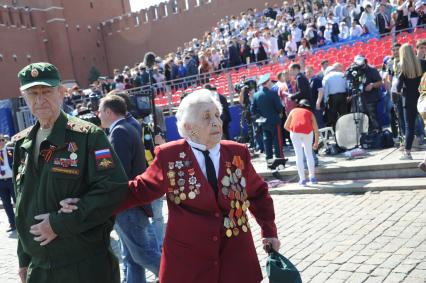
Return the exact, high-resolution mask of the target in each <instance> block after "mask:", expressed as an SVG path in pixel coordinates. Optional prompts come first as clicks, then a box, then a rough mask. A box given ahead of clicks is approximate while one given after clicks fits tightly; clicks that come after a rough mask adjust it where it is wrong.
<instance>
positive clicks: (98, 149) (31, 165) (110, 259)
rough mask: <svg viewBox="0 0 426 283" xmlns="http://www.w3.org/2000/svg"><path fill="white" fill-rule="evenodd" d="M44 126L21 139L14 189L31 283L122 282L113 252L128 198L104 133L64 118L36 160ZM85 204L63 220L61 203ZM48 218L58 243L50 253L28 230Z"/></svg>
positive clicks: (23, 260)
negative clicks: (116, 214)
mask: <svg viewBox="0 0 426 283" xmlns="http://www.w3.org/2000/svg"><path fill="white" fill-rule="evenodd" d="M38 129H39V124H38V123H37V124H36V125H35V126H34V127H32V128H29V129H27V130H24V131H23V132H21V133H19V134H17V135H15V137H14V138H13V141H14V142H15V154H14V163H13V173H14V177H13V181H14V185H15V190H16V197H17V203H16V226H17V230H18V257H19V266H20V267H29V269H28V276H27V282H31V283H33V282H37V283H41V282H43V283H46V282H55V283H57V282H60V283H67V282H70V283H71V282H72V283H76V282H78V283H84V282H88V283H89V282H90V283H93V282H106V283H109V282H111V283H116V282H117V283H118V282H119V268H118V262H117V260H116V258H115V257H114V255H113V254H112V252H111V250H110V232H111V230H112V228H113V224H114V219H113V217H111V215H112V213H113V211H114V209H115V208H116V207H117V206H118V205H119V204H120V203H121V202H122V201H123V200H124V198H125V197H126V195H127V177H126V174H125V172H124V170H123V168H122V166H121V163H120V161H119V159H118V157H117V156H116V154H115V152H114V151H113V149H112V148H111V145H110V143H109V141H108V139H107V137H106V135H105V134H104V132H103V131H102V130H101V129H100V128H98V127H96V126H94V125H93V124H91V123H88V122H85V121H82V120H80V119H78V118H74V117H71V116H69V115H67V114H65V113H64V112H61V113H60V115H59V118H58V119H57V120H56V122H55V124H54V126H53V128H52V131H51V133H50V135H49V136H48V137H47V139H46V140H45V141H43V142H42V143H41V145H40V156H39V158H38V162H36V161H37V158H34V154H33V151H34V144H35V140H36V135H37V131H38ZM75 197H77V198H80V201H79V203H78V210H76V211H74V212H73V213H70V214H65V213H58V210H59V209H60V205H59V202H60V201H61V200H63V199H66V198H75ZM44 213H50V217H49V221H50V225H51V226H52V229H53V231H54V232H55V233H56V234H57V235H58V236H57V238H56V239H54V240H53V241H52V242H50V243H49V244H48V245H46V246H40V243H39V242H37V241H35V240H34V235H32V234H31V233H30V232H29V230H30V227H31V225H34V224H38V223H39V222H40V221H38V220H35V219H34V216H35V215H38V214H44Z"/></svg>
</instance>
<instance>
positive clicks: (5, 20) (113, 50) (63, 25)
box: [0, 0, 282, 99]
mask: <svg viewBox="0 0 426 283" xmlns="http://www.w3.org/2000/svg"><path fill="white" fill-rule="evenodd" d="M281 2H282V1H269V3H271V4H275V3H277V4H281ZM264 4H265V1H259V0H238V1H237V0H174V1H173V0H171V1H169V2H166V3H161V4H160V5H158V6H153V7H150V8H148V9H144V10H141V11H139V12H137V13H132V12H131V11H130V4H129V1H128V0H93V1H85V0H31V1H30V0H9V1H4V0H0V73H1V79H0V82H1V85H2V87H1V89H0V99H5V98H12V97H17V96H19V95H20V93H19V90H18V88H19V85H18V80H17V73H18V71H19V70H20V69H21V68H23V67H24V66H25V65H27V64H29V63H31V62H39V61H49V62H51V63H53V64H55V65H56V66H58V68H59V70H60V72H61V78H62V80H63V81H64V82H65V83H68V84H69V85H71V84H73V83H75V82H76V83H78V84H79V85H80V86H81V87H83V88H84V87H87V85H88V78H89V70H90V69H91V68H92V67H93V66H94V67H96V69H98V70H99V71H100V72H101V74H102V75H104V76H111V75H112V70H113V69H114V68H119V69H122V68H123V66H125V65H129V66H133V65H134V64H135V63H136V62H140V61H142V58H143V56H144V54H145V53H146V52H147V51H153V52H155V53H156V54H157V55H160V56H162V55H164V54H166V53H168V52H172V51H176V47H177V46H183V43H184V42H186V41H189V40H191V39H192V38H194V37H197V38H200V37H201V36H202V34H203V33H204V32H205V31H207V30H210V29H211V27H212V26H214V25H215V24H216V23H217V22H218V21H219V19H221V18H223V17H225V16H231V15H239V14H240V12H242V11H245V10H246V9H248V8H257V9H263V8H264Z"/></svg>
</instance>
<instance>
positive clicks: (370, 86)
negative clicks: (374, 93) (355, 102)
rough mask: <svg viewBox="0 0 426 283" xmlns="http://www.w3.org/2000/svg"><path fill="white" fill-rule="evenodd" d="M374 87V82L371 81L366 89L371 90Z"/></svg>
mask: <svg viewBox="0 0 426 283" xmlns="http://www.w3.org/2000/svg"><path fill="white" fill-rule="evenodd" d="M372 89H373V84H372V83H369V84H368V85H367V86H366V87H365V91H371V90H372Z"/></svg>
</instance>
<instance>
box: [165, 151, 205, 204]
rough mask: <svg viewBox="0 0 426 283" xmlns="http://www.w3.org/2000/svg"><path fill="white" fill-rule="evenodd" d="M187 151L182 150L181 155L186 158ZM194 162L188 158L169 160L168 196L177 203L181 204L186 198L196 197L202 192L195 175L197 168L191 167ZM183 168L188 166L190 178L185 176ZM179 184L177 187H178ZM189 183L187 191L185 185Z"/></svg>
mask: <svg viewBox="0 0 426 283" xmlns="http://www.w3.org/2000/svg"><path fill="white" fill-rule="evenodd" d="M185 156H186V155H185V153H184V152H181V153H180V154H179V157H180V158H181V159H183V158H185ZM191 164H192V162H191V161H188V160H185V161H184V160H177V161H175V162H169V164H168V168H169V170H168V171H167V178H168V179H169V185H170V187H169V189H168V197H169V199H170V201H173V202H174V203H175V204H180V203H181V202H182V201H185V200H186V199H195V198H196V197H197V195H199V194H200V188H201V184H200V183H199V182H198V180H197V177H195V169H194V168H189V167H190V166H191ZM183 168H188V169H187V171H188V178H187V179H186V178H185V172H184V171H183ZM176 184H177V188H176ZM186 184H188V188H189V192H187V193H186V192H185V185H186Z"/></svg>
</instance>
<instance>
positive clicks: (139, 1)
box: [130, 0, 167, 12]
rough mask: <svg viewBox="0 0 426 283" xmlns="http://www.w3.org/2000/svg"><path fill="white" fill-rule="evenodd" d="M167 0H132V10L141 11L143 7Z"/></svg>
mask: <svg viewBox="0 0 426 283" xmlns="http://www.w3.org/2000/svg"><path fill="white" fill-rule="evenodd" d="M166 1H167V0H130V8H131V10H132V12H136V11H139V10H140V9H143V8H148V7H149V6H152V5H156V4H158V3H161V2H166Z"/></svg>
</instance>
